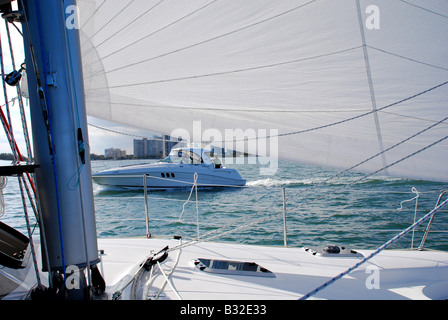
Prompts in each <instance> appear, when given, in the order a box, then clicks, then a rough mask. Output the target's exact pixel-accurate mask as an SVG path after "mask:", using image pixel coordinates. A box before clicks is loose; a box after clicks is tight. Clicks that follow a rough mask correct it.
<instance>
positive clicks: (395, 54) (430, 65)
mask: <svg viewBox="0 0 448 320" xmlns="http://www.w3.org/2000/svg"><path fill="white" fill-rule="evenodd" d="M366 46H367V47H368V48H370V49H373V50H377V51H379V52H382V53H386V54H389V55H392V56H395V57H397V58H401V59H405V60H408V61H411V62H415V63H419V64H422V65H425V66H429V67H432V68H436V69H440V70H445V71H448V68H444V67H440V66H436V65H434V64H431V63H427V62H423V61H419V60H415V59H412V58H408V57H405V56H402V55H399V54H397V53H393V52H390V51H386V50H383V49H380V48H376V47H374V46H371V45H366Z"/></svg>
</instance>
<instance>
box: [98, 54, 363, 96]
mask: <svg viewBox="0 0 448 320" xmlns="http://www.w3.org/2000/svg"><path fill="white" fill-rule="evenodd" d="M362 47H363V46H356V47H352V48H348V49H343V50H339V51H334V52H329V53H324V54H320V55H316V56H311V57H306V58H300V59H294V60H290V61H283V62H277V63H271V64H267V65H261V66H256V67H248V68H242V69H236V70H230V71H222V72H215V73H208V74H202V75H195V76H188V77H181V78H174V79H165V80H155V81H148V82H138V83H133V84H124V85H117V86H111V87H109V88H123V87H133V86H140V85H148V84H158V83H165V82H173V81H184V80H190V79H199V78H206V77H215V76H222V75H227V74H232V73H240V72H247V71H254V70H259V69H267V68H273V67H279V66H283V65H288V64H293V63H299V62H304V61H309V60H313V59H320V58H325V57H329V56H333V55H337V54H341V53H346V52H349V51H352V50H356V49H360V48H362ZM108 72H109V71H106V72H105V73H108Z"/></svg>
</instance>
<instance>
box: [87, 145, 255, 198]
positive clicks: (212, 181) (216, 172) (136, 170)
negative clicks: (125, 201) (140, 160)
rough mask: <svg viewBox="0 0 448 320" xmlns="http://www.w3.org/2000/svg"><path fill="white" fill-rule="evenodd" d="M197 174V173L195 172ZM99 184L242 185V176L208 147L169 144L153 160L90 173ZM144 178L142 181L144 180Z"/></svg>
mask: <svg viewBox="0 0 448 320" xmlns="http://www.w3.org/2000/svg"><path fill="white" fill-rule="evenodd" d="M196 174H197V175H196ZM93 180H94V181H95V182H96V183H98V184H101V185H111V186H120V187H144V185H145V183H146V186H147V188H148V189H160V190H166V189H173V188H174V189H175V188H189V187H191V186H193V185H194V183H195V181H196V184H197V186H198V187H229V186H230V187H234V186H244V185H245V184H246V180H245V179H243V178H241V175H240V174H239V173H238V171H237V170H235V169H229V168H225V167H223V165H222V163H221V161H220V160H219V159H218V158H217V157H216V156H214V154H213V153H212V151H210V150H207V149H201V148H188V147H184V148H173V149H172V150H171V152H170V154H169V155H168V157H166V158H164V159H163V160H161V161H159V162H157V163H151V164H139V165H131V166H124V167H118V168H113V169H108V170H104V171H101V172H98V173H96V174H93ZM144 180H146V182H145V181H144Z"/></svg>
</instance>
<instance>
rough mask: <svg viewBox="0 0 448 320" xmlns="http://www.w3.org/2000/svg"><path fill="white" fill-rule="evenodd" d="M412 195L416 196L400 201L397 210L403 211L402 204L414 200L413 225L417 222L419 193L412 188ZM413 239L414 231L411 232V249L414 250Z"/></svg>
mask: <svg viewBox="0 0 448 320" xmlns="http://www.w3.org/2000/svg"><path fill="white" fill-rule="evenodd" d="M412 193H414V194H416V196H415V197H414V198H412V199H408V200H404V201H401V202H400V208H398V210H403V203H406V202H410V201H414V200H415V207H414V223H415V222H416V221H417V208H418V198H419V197H420V193H419V192H418V191H417V189H416V188H415V187H412ZM414 238H415V229H414V230H412V240H411V249H413V248H414Z"/></svg>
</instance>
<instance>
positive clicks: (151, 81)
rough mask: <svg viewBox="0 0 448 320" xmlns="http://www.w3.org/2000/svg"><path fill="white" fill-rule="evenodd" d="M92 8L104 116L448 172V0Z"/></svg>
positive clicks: (369, 166)
mask: <svg viewBox="0 0 448 320" xmlns="http://www.w3.org/2000/svg"><path fill="white" fill-rule="evenodd" d="M78 9H79V26H80V28H81V34H82V39H81V45H82V52H83V64H84V66H83V68H84V70H83V72H84V84H85V88H86V95H87V97H86V98H87V109H88V114H89V115H90V116H93V117H97V118H100V119H105V120H110V121H114V122H118V123H122V124H127V125H132V126H135V127H140V128H145V129H149V130H153V131H156V132H160V133H163V134H171V133H172V132H178V130H179V129H185V130H186V131H187V132H188V133H189V135H190V138H191V139H193V140H196V142H198V140H201V141H204V140H207V141H210V140H214V142H215V143H219V142H220V141H224V144H225V143H227V142H229V139H230V141H238V140H244V141H245V142H246V144H238V143H237V142H235V143H234V144H233V147H234V148H235V149H238V148H239V147H242V148H246V150H240V151H248V150H247V148H248V146H247V145H250V143H251V141H256V142H257V143H256V144H255V146H256V147H255V149H251V150H249V151H253V150H256V153H263V152H261V151H262V150H261V149H262V148H261V146H262V145H263V143H264V144H265V145H269V146H271V148H270V151H269V152H270V153H271V154H270V155H271V156H272V155H274V156H276V150H278V156H279V158H280V159H286V160H293V161H302V162H308V163H315V164H318V165H325V166H332V167H335V168H343V169H347V168H352V167H353V169H354V170H357V171H362V172H366V173H376V174H381V175H385V174H389V175H394V176H403V177H409V178H415V179H429V180H440V181H448V162H447V161H446V159H447V158H448V141H447V132H448V127H447V125H448V123H447V121H446V119H447V117H448V108H447V104H448V91H447V90H448V83H447V81H448V38H447V37H446V34H448V5H447V3H446V1H444V0H436V1H434V0H432V1H415V0H406V1H405V0H369V1H364V0H339V1H332V0H282V1H273V0H257V1H252V0H226V1H223V0H194V1H183V0H123V1H106V0H98V1H95V0H82V1H78ZM198 126H199V134H198ZM176 130H177V131H176ZM232 130H233V131H232ZM207 132H208V133H210V132H211V134H208V135H207V134H206V133H207ZM229 132H230V133H232V132H233V133H236V132H238V133H239V135H236V134H234V135H233V137H232V136H229ZM266 137H267V138H266ZM262 140H265V141H264V142H263V141H262ZM277 148H278V149H277ZM274 149H275V150H274ZM263 150H264V149H263ZM261 155H263V154H261ZM264 155H269V154H264Z"/></svg>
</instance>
